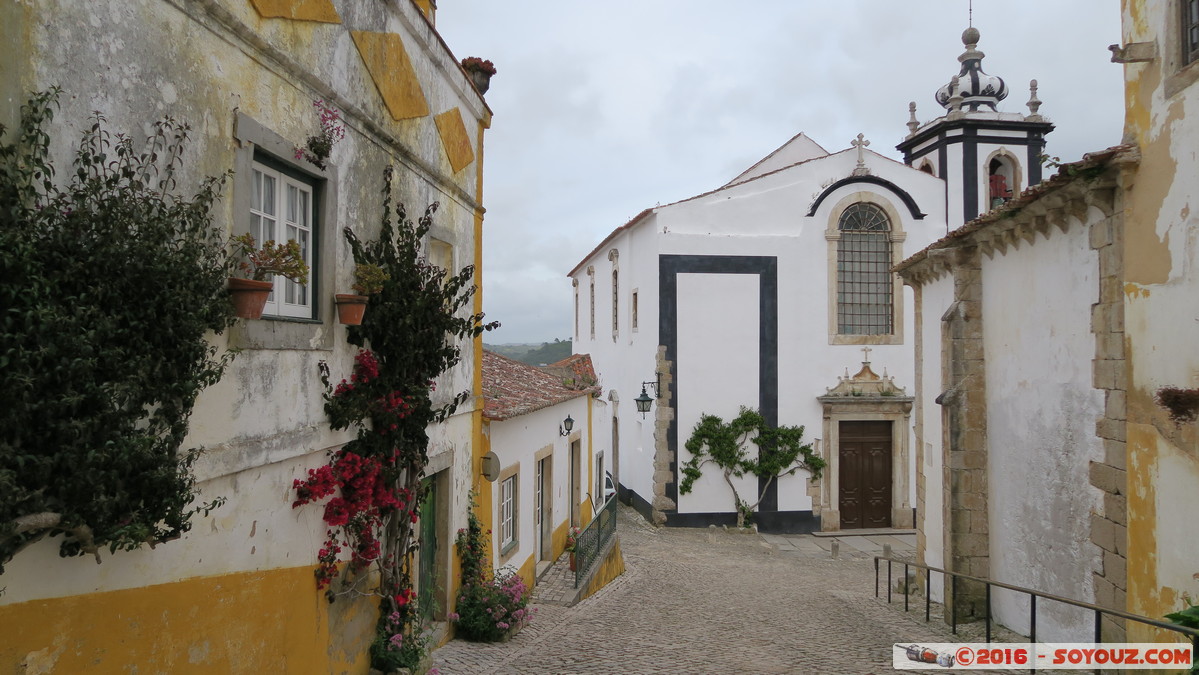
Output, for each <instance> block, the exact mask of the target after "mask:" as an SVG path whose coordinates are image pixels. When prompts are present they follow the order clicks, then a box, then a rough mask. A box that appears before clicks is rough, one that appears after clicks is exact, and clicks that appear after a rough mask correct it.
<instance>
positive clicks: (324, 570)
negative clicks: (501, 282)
mask: <svg viewBox="0 0 1199 675" xmlns="http://www.w3.org/2000/svg"><path fill="white" fill-rule="evenodd" d="M391 182H392V171H391V169H388V170H387V172H386V173H385V177H384V189H383V212H384V217H383V220H382V223H381V226H380V229H379V236H378V238H377V239H375V240H373V241H369V242H365V243H364V242H362V241H360V240H359V238H358V236H357V235H356V234H354V232H353V231H351V230H350V229H349V228H346V230H345V236H346V240H347V241H348V242H349V245H350V250H351V252H352V253H353V256H354V262H355V264H356V265H375V266H377V267H378V268H379V269H381V270H382V271H383V273H384V275H385V276H386V278H385V279H384V281H383V282H382V289H381V290H379V291H378V292H377V293H374V294H372V295H371V296H370V300H369V304H368V311H367V313H366V318H365V319H364V320H363V322H362V325H360V326H350V327H349V328H348V330H349V334H348V336H347V341H348V342H349V343H350V344H353V345H357V346H359V347H361V349H360V351H359V352H358V353H357V355H356V356H355V357H354V365H353V369H352V372H351V374H350V377H349V379H348V380H346V379H342V380H340V381H339V382H338V383H337V384H336V385H334V384H333V383H332V381H331V378H330V371H329V367H328V366H327V365H326V364H324V363H322V364H321V381H322V382H323V383H324V385H325V391H326V394H325V412H326V413H327V414H328V416H329V426H330V427H331V428H332V429H333V430H342V429H352V430H354V431H355V432H356V433H355V437H354V438H353V439H352V440H351V441H349V442H348V443H346V444H345V445H344V446H342V447H341V448H339V449H337V450H336V451H334V452H333V453H331V454H330V457H329V462H328V463H327V464H326V465H325V466H321V467H318V468H316V469H312V470H310V471H309V474H308V477H307V478H306V479H304V480H296V481H295V484H294V487H295V490H296V500H295V502H294V503H293V507H294V508H299V507H302V506H304V505H306V504H311V503H315V502H318V501H321V500H324V499H328V501H327V502H325V503H324V512H323V520H324V522H325V525H326V528H327V532H326V539H325V542H324V544H323V546H322V547H321V549H320V551H319V552H318V554H317V557H318V564H317V570H316V578H317V585H318V587H319V588H322V589H325V591H326V594H327V597H328V598H329V600H330V602H332V601H334V600H336V598H337V597H338V596H340V595H348V594H361V595H374V596H377V597H378V598H379V607H380V609H379V611H380V615H379V620H378V621H377V622H376V635H375V640H374V643H373V644H372V646H371V663H372V666H373V667H375V668H378V669H380V670H384V671H389V670H394V669H396V668H399V667H413V666H415V665H416V662H417V661H419V659H420V657H421V656H422V655H423V653H424V651H423V649H424V644H425V635H424V631H423V626H422V625H421V618H420V617H421V616H422V612H421V611H420V610H419V609H418V607H417V605H418V601H417V595H416V593H415V591H414V589H413V583H412V570H411V568H410V566H411V565H412V564H413V562H414V560H415V557H416V556H415V553H416V552H417V550H418V548H419V546H420V542H419V540H418V539H417V537H416V536H415V535H416V527H417V523H418V521H419V519H420V504H421V500H422V499H423V498H424V496H425V483H424V478H425V473H424V471H425V465H426V464H427V462H428V445H429V437H428V433H427V430H428V428H429V425H431V424H436V423H439V422H444V421H445V420H446V419H448V418H449V417H450V416H451V415H453V414H454V412H455V411H456V410H457V409H458V406H460V405H461V404H462V403H463V402H465V401H466V400H467V399H468V398H469V396H470V392H467V391H463V392H458V393H453V394H446V395H439V396H436V397H435V396H434V393H435V387H434V381H435V380H436V379H437V378H438V377H439V376H440V375H441V374H443V373H445V372H446V371H448V370H450V369H451V368H453V367H454V366H456V365H457V364H458V363H459V362H460V361H461V347H462V346H464V345H467V344H469V343H470V341H471V340H473V339H475V338H477V337H478V336H479V335H481V334H482V332H483V331H485V330H491V329H493V328H496V327H498V326H499V324H498V323H494V322H493V323H490V324H484V323H483V314H482V313H471V312H470V311H469V307H470V300H471V297H472V296H473V295H474V293H475V290H476V289H475V286H474V285H473V280H474V268H473V267H470V266H468V267H465V268H463V269H462V270H460V271H459V272H457V273H456V274H452V273H449V272H447V270H444V269H442V268H440V267H437V266H436V265H433V264H430V263H428V262H427V261H426V259H425V256H424V254H423V252H422V248H421V243H422V241H423V239H424V237H425V235H426V234H427V233H428V231H429V228H430V227H431V226H432V223H433V215H434V213H436V211H437V204H433V205H431V206H430V207H429V208H428V209H426V211H425V214H424V216H422V217H421V218H420V219H418V220H417V221H415V222H413V221H412V220H411V219H410V218H409V217H408V215H407V213H406V211H405V209H404V206H403V205H402V204H396V205H395V206H394V207H393V204H392V199H391ZM347 552H348V554H349V559H348V560H346V553H347ZM371 567H374V568H375V569H376V570H377V572H378V574H377V575H371V574H364V572H366V571H367V570H368V569H369V568H371ZM376 583H377V585H375V584H376ZM368 584H369V585H370V587H367V586H368Z"/></svg>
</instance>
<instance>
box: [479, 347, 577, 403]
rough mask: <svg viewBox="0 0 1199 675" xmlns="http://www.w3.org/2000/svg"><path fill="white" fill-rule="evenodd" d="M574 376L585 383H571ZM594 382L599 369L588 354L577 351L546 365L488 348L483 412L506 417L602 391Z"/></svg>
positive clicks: (485, 355)
mask: <svg viewBox="0 0 1199 675" xmlns="http://www.w3.org/2000/svg"><path fill="white" fill-rule="evenodd" d="M572 374H573V376H572ZM587 375H590V378H591V379H590V380H589V381H588V380H587V379H586V377H585V376H587ZM580 376H583V377H580ZM572 380H575V381H582V382H583V384H582V385H576V384H571V381H572ZM594 383H595V369H594V368H593V367H592V365H591V357H590V356H588V355H586V354H576V355H574V356H571V357H569V358H567V359H563V360H562V361H559V362H557V363H555V364H553V365H551V366H546V367H545V368H544V369H542V368H536V367H534V366H530V365H528V364H525V363H521V362H520V361H514V360H512V359H510V358H507V357H505V356H501V355H499V354H495V353H493V352H489V351H486V350H484V351H483V416H484V417H486V418H487V419H490V420H506V419H511V418H513V417H518V416H520V415H525V414H527V413H531V412H533V411H536V410H541V409H542V408H548V407H550V406H552V405H557V404H558V403H562V402H563V401H569V400H571V399H575V398H579V397H580V396H590V395H591V394H593V393H597V392H598V391H599V387H598V386H596V385H595V384H594Z"/></svg>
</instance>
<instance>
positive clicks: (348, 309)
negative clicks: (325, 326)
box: [333, 293, 370, 326]
mask: <svg viewBox="0 0 1199 675" xmlns="http://www.w3.org/2000/svg"><path fill="white" fill-rule="evenodd" d="M333 298H334V301H335V302H336V303H337V320H338V321H340V322H342V323H344V324H345V325H347V326H358V325H361V324H362V315H363V314H366V303H367V301H368V300H370V298H369V297H368V296H365V295H353V294H349V293H338V294H336V295H334V296H333Z"/></svg>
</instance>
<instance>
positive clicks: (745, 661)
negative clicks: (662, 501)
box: [433, 507, 981, 675]
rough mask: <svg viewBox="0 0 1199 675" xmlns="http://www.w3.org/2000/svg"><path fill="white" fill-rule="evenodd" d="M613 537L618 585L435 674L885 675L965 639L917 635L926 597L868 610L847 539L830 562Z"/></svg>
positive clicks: (697, 538) (730, 539)
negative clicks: (906, 649)
mask: <svg viewBox="0 0 1199 675" xmlns="http://www.w3.org/2000/svg"><path fill="white" fill-rule="evenodd" d="M618 534H619V536H620V540H621V548H622V550H623V552H624V559H625V565H626V568H627V571H626V573H625V574H624V575H622V576H621V577H620V578H618V579H617V580H616V581H614V582H612V583H611V584H609V585H608V586H607V587H605V588H603V589H602V590H600V591H599V592H598V593H596V594H595V595H593V596H592V597H590V598H588V599H586V600H584V601H583V602H581V603H579V604H578V605H576V606H574V607H569V608H567V607H560V606H556V605H549V604H541V605H535V607H536V608H537V614H536V616H535V618H534V620H533V622H532V623H531V624H530V625H529V626H527V627H526V628H525V629H524V630H523V631H521V632H520V633H519V634H517V635H516V636H515V637H514V638H513V639H512V640H511V641H510V642H507V643H500V644H475V643H468V642H465V641H462V640H455V641H453V642H450V643H449V644H447V645H446V646H444V647H442V648H441V649H439V650H437V651H435V652H434V653H433V663H434V665H435V666H436V667H438V668H439V669H440V671H441V673H442V674H443V675H455V674H464V673H554V674H557V673H700V672H703V673H713V672H716V673H720V672H729V673H882V672H892V668H891V647H892V644H893V643H895V642H962V641H967V640H969V639H971V638H969V637H967V636H966V635H959V636H954V635H952V634H951V633H950V631H949V628H948V627H947V626H945V625H944V624H942V623H939V622H937V620H936V619H934V621H933V622H932V623H929V624H925V623H924V621H923V619H924V615H923V614H924V613H923V602H922V598H920V599H914V600H913V603H914V605H918V608H917V607H916V606H913V611H912V613H911V614H908V615H905V614H904V613H903V610H902V603H901V602H899V601H900V600H901V598H902V596H897V598H896V599H897V604H896V605H894V606H892V607H888V606H887V605H886V603H885V601H883V602H881V603H880V602H879V601H878V600H875V598H874V594H873V590H872V584H873V581H874V571H873V569H874V568H873V564H872V562H871V560H870V558H869V555H872V554H871V553H870V552H869V548H870V545H869V544H868V545H866V546H864V545H863V544H862V542H863V541H865V540H866V539H867V538H864V537H855V538H849V539H850V541H856V542H857V543H856V544H850V543H849V542H848V541H846V540H842V542H841V547H840V551H841V553H840V558H839V559H836V560H834V559H832V558H831V557H830V555H829V553H828V552H827V546H829V545H830V544H831V540H824V539H817V538H814V537H810V536H807V537H803V538H795V537H785V538H784V537H773V536H769V535H756V534H752V535H749V534H736V533H731V532H725V531H723V530H719V531H716V532H715V533H714V534H712V533H710V532H709V531H708V530H692V529H678V528H674V529H665V528H661V529H658V528H654V527H652V526H650V525H648V524H647V523H645V522H644V521H643V520H642V519H641V518H640V517H639V516H637V515H636V514H635V513H634V512H632V511H631V510H629V509H627V508H624V507H622V508H621V512H620V520H619V528H618ZM870 539H874V538H870ZM882 539H884V540H886V539H887V538H886V537H882ZM898 540H899V541H901V542H902V541H906V539H905V538H899V539H898ZM907 548H908V549H909V550H910V546H908V547H907ZM896 553H901V551H900V550H899V549H898V548H897V550H896ZM899 574H900V572H898V571H897V572H896V578H898V575H899ZM979 641H981V637H980V638H979Z"/></svg>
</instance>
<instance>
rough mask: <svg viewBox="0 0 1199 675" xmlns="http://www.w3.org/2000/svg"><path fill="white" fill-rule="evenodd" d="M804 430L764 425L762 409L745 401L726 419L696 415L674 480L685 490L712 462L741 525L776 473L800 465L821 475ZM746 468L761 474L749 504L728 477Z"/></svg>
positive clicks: (782, 473)
mask: <svg viewBox="0 0 1199 675" xmlns="http://www.w3.org/2000/svg"><path fill="white" fill-rule="evenodd" d="M803 431H804V428H803V427H802V426H798V427H773V426H769V425H768V424H766V418H765V417H763V416H762V414H761V413H759V412H758V411H756V410H750V409H749V408H746V407H744V406H743V407H742V408H741V414H740V415H738V416H737V418H736V419H734V420H733V421H731V422H729V423H728V424H725V423H724V420H722V419H720V418H719V417H717V416H715V415H708V414H704V415H701V416H700V419H699V422H698V423H696V425H695V429H694V430H692V432H691V438H690V439H688V440H687V443H686V445H685V447H686V448H687V451H688V452H690V453H691V459H689V460H687V463H685V464H684V465H683V482H682V483H681V484H680V485H679V492H681V493H683V494H688V493H690V492H691V488H692V487H693V486H694V485H695V481H696V479H698V478H699V477H700V476H701V475H703V470H702V467H703V466H704V465H705V464H715V465H716V466H717V467H719V468H720V470H721V473H722V474H723V475H724V481H725V482H726V483H728V484H729V488H730V489H731V490H732V491H733V501H734V503H735V505H736V507H737V527H744V526H745V521H746V519H747V518H749V517H750V516H752V514H753V511H754V509H756V508H758V504H761V503H762V498H763V497H764V496H765V495H766V491H767V489H769V487H770V484H771V483H772V482H774V481H775V479H777V478H778V477H779V476H790V475H792V474H794V473H795V472H796V471H799V470H800V469H805V470H807V471H809V472H811V474H812V477H813V478H820V471H821V469H823V468H824V465H825V462H824V460H823V459H821V458H819V457H817V456H816V455H815V453H813V452H812V446H811V444H804V443H803V442H802V441H803ZM750 441H752V442H753V444H754V445H756V446H757V447H758V452H757V453H756V456H751V455H750V453H749V449H748V443H749V442H750ZM746 474H752V475H754V476H757V477H758V478H764V479H766V482H765V483H763V484H762V488H761V492H760V493H759V494H758V495H757V500H756V501H754V503H752V504H750V503H749V502H747V501H746V500H744V499H742V498H741V493H739V492H738V491H737V485H736V484H735V483H734V482H733V478H740V477H742V476H744V475H746Z"/></svg>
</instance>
